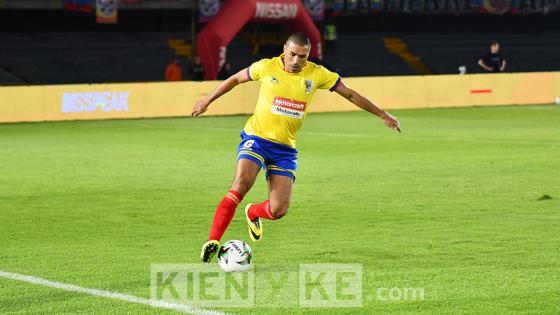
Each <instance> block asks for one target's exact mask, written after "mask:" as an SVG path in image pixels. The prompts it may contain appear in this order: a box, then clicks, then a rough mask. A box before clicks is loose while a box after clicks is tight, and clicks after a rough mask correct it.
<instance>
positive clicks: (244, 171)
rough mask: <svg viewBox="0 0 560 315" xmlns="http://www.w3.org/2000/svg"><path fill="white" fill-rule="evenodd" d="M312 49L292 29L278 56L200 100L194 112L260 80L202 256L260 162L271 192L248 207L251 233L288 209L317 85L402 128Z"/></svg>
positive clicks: (212, 247)
mask: <svg viewBox="0 0 560 315" xmlns="http://www.w3.org/2000/svg"><path fill="white" fill-rule="evenodd" d="M310 49H311V42H310V41H309V38H308V37H307V35H305V34H303V33H295V34H292V35H291V36H290V37H289V38H288V40H287V41H286V43H285V44H284V52H283V53H282V54H281V55H280V56H279V57H275V58H272V59H261V60H260V61H257V62H255V63H253V64H252V65H251V66H249V67H248V68H246V69H244V70H241V71H239V72H238V73H236V74H234V75H232V76H230V77H229V78H228V79H227V80H225V81H223V82H222V83H221V84H220V85H218V87H217V88H216V89H215V90H214V91H213V92H212V93H210V94H209V95H208V96H206V98H205V99H203V100H199V101H197V102H196V104H195V106H194V108H193V110H192V116H198V115H200V114H202V113H204V112H205V111H206V109H207V108H208V106H209V105H210V104H211V103H212V102H213V101H214V100H216V99H217V98H219V97H220V96H222V95H224V94H225V93H227V92H228V91H230V90H231V89H233V88H234V87H235V86H236V85H238V84H240V83H244V82H247V81H250V80H252V81H260V83H261V88H260V92H259V98H258V101H257V106H256V108H255V112H254V114H253V116H251V117H250V118H249V119H248V120H247V123H246V124H245V128H244V129H243V131H242V132H241V143H240V144H239V147H238V155H237V172H236V174H235V179H234V180H233V184H232V185H231V188H230V190H229V192H228V193H227V194H226V195H225V197H224V198H223V199H222V201H221V202H220V204H219V205H218V207H217V209H216V213H215V214H214V221H213V222H212V228H211V230H210V235H209V236H208V242H206V243H205V244H204V245H203V246H202V252H201V254H200V256H201V259H202V261H204V262H209V261H211V260H212V258H213V257H214V255H215V254H216V252H217V251H218V248H219V245H220V243H219V241H220V239H221V238H222V235H223V234H224V232H225V231H226V229H227V227H228V225H229V224H230V222H231V220H232V219H233V215H234V214H235V209H236V208H237V205H239V203H240V202H241V201H242V200H243V197H244V196H245V194H246V193H247V192H248V191H249V190H250V189H251V187H252V186H253V184H254V182H255V179H256V177H257V175H258V173H259V171H260V169H261V168H263V169H265V170H266V178H267V181H268V191H269V196H268V200H265V201H263V202H261V203H255V204H253V203H249V204H247V206H246V207H245V217H246V220H247V224H248V230H249V236H250V237H251V239H252V240H253V241H254V242H258V241H260V240H261V239H262V237H263V225H262V222H261V219H268V220H278V219H280V218H282V217H283V216H284V215H286V213H287V212H288V206H289V204H290V198H291V193H292V185H293V182H294V180H295V178H296V167H297V154H298V151H297V150H296V148H295V146H296V133H297V131H298V129H299V128H300V127H301V124H302V123H303V120H304V119H305V116H306V114H307V110H308V108H309V103H310V102H311V98H312V97H313V94H314V93H315V91H316V90H317V89H329V90H330V91H331V92H332V91H335V92H337V93H338V94H340V95H342V96H343V97H344V98H346V99H347V100H349V101H350V102H352V103H354V104H355V105H357V106H358V107H360V108H362V109H364V110H366V111H368V112H370V113H372V114H374V115H377V116H379V117H380V118H381V119H382V120H383V121H384V123H385V125H386V126H387V127H389V128H392V129H394V130H397V131H399V132H400V126H399V121H398V120H397V119H396V118H395V117H393V116H392V115H390V114H389V113H387V112H385V111H383V110H381V109H380V108H379V107H377V106H376V105H375V104H374V103H372V102H371V101H370V100H368V99H367V98H365V97H363V96H361V95H360V94H359V93H358V92H356V91H354V90H352V89H350V88H349V87H347V86H346V85H344V83H342V82H341V79H340V76H339V75H338V74H336V73H334V72H331V71H329V70H327V69H326V68H324V67H322V66H319V65H316V64H314V63H312V62H310V61H307V58H308V57H309V51H310Z"/></svg>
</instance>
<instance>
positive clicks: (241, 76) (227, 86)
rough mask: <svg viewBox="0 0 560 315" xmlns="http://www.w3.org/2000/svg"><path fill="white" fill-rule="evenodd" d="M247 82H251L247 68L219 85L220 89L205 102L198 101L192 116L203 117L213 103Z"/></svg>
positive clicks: (206, 98) (215, 90)
mask: <svg viewBox="0 0 560 315" xmlns="http://www.w3.org/2000/svg"><path fill="white" fill-rule="evenodd" d="M247 81H249V77H248V76H247V69H246V68H245V69H243V70H241V71H239V72H237V73H236V74H234V75H232V76H230V77H229V78H227V79H226V80H225V81H223V82H222V83H220V85H218V87H216V89H214V91H212V93H210V94H208V95H207V96H206V97H205V98H204V99H203V100H199V101H197V102H196V103H195V105H194V107H193V110H192V113H191V115H192V116H198V115H201V114H202V113H204V112H205V111H206V110H207V109H208V106H210V104H211V103H212V102H213V101H215V100H216V99H218V98H219V97H220V96H222V95H224V94H226V93H227V92H229V91H231V90H232V89H233V88H234V87H236V86H237V85H238V84H240V83H244V82H247Z"/></svg>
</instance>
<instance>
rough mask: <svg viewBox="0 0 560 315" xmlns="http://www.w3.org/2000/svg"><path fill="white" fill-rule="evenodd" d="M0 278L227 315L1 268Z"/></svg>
mask: <svg viewBox="0 0 560 315" xmlns="http://www.w3.org/2000/svg"><path fill="white" fill-rule="evenodd" d="M0 278H6V279H11V280H16V281H22V282H28V283H33V284H37V285H42V286H45V287H51V288H56V289H60V290H64V291H69V292H76V293H83V294H88V295H93V296H99V297H104V298H109V299H115V300H121V301H125V302H130V303H136V304H144V305H148V306H151V307H154V308H163V309H169V310H174V311H178V312H182V313H187V314H196V315H227V314H226V313H223V312H219V311H212V310H206V309H203V308H198V307H194V306H189V305H185V304H177V303H169V302H163V301H157V300H150V299H145V298H141V297H137V296H133V295H127V294H122V293H115V292H110V291H104V290H98V289H90V288H84V287H80V286H77V285H73V284H67V283H62V282H55V281H50V280H46V279H42V278H37V277H33V276H27V275H22V274H17V273H12V272H6V271H2V270H0Z"/></svg>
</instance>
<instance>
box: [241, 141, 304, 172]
mask: <svg viewBox="0 0 560 315" xmlns="http://www.w3.org/2000/svg"><path fill="white" fill-rule="evenodd" d="M297 154H298V151H297V150H296V149H295V148H292V147H290V146H287V145H285V144H281V143H277V142H273V141H270V140H266V139H263V138H261V137H257V136H253V135H248V134H246V133H245V131H242V132H241V143H239V147H238V148H237V160H239V159H247V160H251V161H253V162H255V163H257V164H258V165H259V166H260V167H262V168H263V169H265V170H266V178H268V176H269V175H271V174H274V175H282V176H288V177H291V178H292V180H294V181H295V180H296V168H297Z"/></svg>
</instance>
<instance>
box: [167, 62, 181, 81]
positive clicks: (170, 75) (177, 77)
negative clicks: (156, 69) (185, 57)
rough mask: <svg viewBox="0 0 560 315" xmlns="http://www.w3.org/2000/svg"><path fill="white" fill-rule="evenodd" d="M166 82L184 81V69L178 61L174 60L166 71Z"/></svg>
mask: <svg viewBox="0 0 560 315" xmlns="http://www.w3.org/2000/svg"><path fill="white" fill-rule="evenodd" d="M165 80H166V81H182V80H183V68H182V67H181V64H180V63H179V60H178V59H173V61H172V62H171V63H170V64H169V65H168V66H167V69H165Z"/></svg>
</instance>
